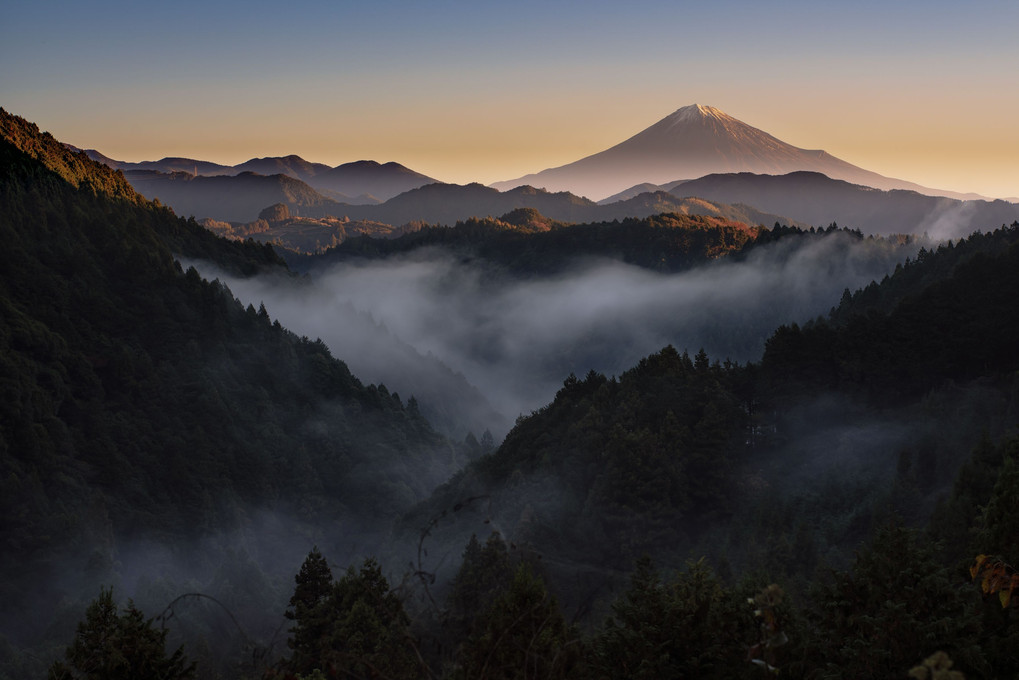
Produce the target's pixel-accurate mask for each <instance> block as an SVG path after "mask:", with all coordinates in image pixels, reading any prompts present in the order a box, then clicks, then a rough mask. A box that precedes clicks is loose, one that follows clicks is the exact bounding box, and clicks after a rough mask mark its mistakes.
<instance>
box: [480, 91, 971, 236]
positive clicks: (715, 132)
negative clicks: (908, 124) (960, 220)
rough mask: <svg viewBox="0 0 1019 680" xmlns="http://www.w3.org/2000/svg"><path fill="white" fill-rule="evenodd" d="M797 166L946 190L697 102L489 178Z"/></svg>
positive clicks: (544, 179) (581, 181)
mask: <svg viewBox="0 0 1019 680" xmlns="http://www.w3.org/2000/svg"><path fill="white" fill-rule="evenodd" d="M799 170H809V171H812V172H819V173H823V174H825V175H827V176H829V177H836V178H838V179H843V180H847V181H849V182H853V183H856V184H863V185H866V186H870V187H877V188H879V189H908V190H912V191H918V192H921V193H924V194H933V195H951V192H941V191H938V190H934V189H926V188H924V187H921V186H919V185H916V184H913V183H911V182H905V181H903V180H898V179H892V178H889V177H883V176H881V175H879V174H877V173H876V172H870V171H869V170H864V169H863V168H859V167H856V166H855V165H851V164H850V163H847V162H845V161H843V160H840V159H838V158H835V157H834V156H832V155H830V154H828V153H826V152H824V151H820V150H807V149H800V148H797V147H795V146H792V145H791V144H787V143H786V142H783V141H782V140H780V139H776V138H775V137H773V136H771V135H769V134H768V133H766V132H764V131H762V130H758V129H757V128H755V127H752V126H750V125H747V124H746V123H744V122H743V121H740V120H737V119H736V118H733V117H732V116H730V115H728V114H727V113H725V112H723V111H720V110H718V109H716V108H714V107H711V106H700V105H698V104H692V105H690V106H684V107H683V108H681V109H678V110H677V111H675V112H674V113H672V114H671V115H669V116H666V117H665V118H663V119H662V120H660V121H658V122H657V123H655V124H654V125H652V126H651V127H649V128H647V129H646V130H644V131H642V132H640V133H638V134H636V135H634V136H633V137H631V138H629V139H627V140H626V141H624V142H621V143H619V144H617V145H615V146H613V147H612V148H610V149H606V150H605V151H601V152H599V153H596V154H593V155H591V156H587V157H586V158H582V159H580V160H578V161H575V162H573V163H569V164H567V165H563V166H560V167H557V168H549V169H547V170H542V171H541V172H539V173H535V174H533V175H526V176H524V177H520V178H518V179H515V180H509V181H505V182H496V183H494V184H492V186H493V187H495V188H497V189H501V190H506V189H511V188H513V187H516V186H521V185H531V186H536V187H543V188H545V189H548V190H549V191H571V192H573V193H576V194H579V195H582V196H587V197H589V198H593V199H602V198H604V197H606V196H610V195H612V194H615V193H617V192H620V191H624V190H625V189H627V187H632V186H634V185H637V184H640V183H644V182H648V183H653V184H661V183H663V182H672V181H676V180H681V179H692V178H695V177H703V176H704V175H708V174H712V173H732V172H753V173H764V174H772V175H776V174H785V173H789V172H796V171H799ZM956 196H957V197H959V198H962V196H959V195H957V194H956ZM800 219H802V218H800Z"/></svg>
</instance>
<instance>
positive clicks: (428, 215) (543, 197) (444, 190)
mask: <svg viewBox="0 0 1019 680" xmlns="http://www.w3.org/2000/svg"><path fill="white" fill-rule="evenodd" d="M518 208H533V209H535V210H537V211H538V212H540V213H541V214H542V215H544V216H545V217H549V218H551V219H554V220H561V221H564V222H600V221H610V220H618V219H623V218H626V217H638V218H640V217H649V216H651V215H659V214H661V213H680V214H684V215H705V216H712V217H723V218H725V219H728V220H734V221H738V222H744V223H747V224H774V223H775V222H784V223H786V224H789V223H790V222H792V221H791V220H790V219H788V218H787V217H785V216H781V215H775V214H771V213H765V212H761V211H760V210H757V209H755V208H753V207H750V206H746V205H742V206H732V205H723V204H720V203H715V202H712V201H705V200H700V199H687V198H678V197H676V196H674V195H672V194H669V193H667V192H664V191H657V192H654V193H650V192H649V193H644V194H641V195H638V196H635V197H633V198H630V199H628V200H626V201H619V202H616V203H612V204H609V205H599V204H597V203H595V202H594V201H591V200H588V199H586V198H581V197H580V196H576V195H574V194H571V193H569V192H565V191H563V192H556V193H552V192H549V191H545V190H543V189H535V188H534V187H530V186H522V187H516V188H514V189H510V190H509V191H502V192H500V191H498V190H496V189H493V188H491V187H486V186H482V185H481V184H466V185H458V184H429V185H427V186H423V187H421V188H419V189H414V190H412V191H408V192H406V193H404V194H401V195H399V196H397V197H395V198H392V199H390V200H388V201H386V202H385V203H382V204H380V205H345V206H341V209H342V211H343V214H342V215H337V216H338V217H349V218H350V219H353V220H370V221H373V222H383V223H386V224H394V225H402V224H406V223H408V222H413V221H421V222H428V223H431V224H446V225H452V224H453V223H455V222H457V221H460V220H465V219H467V218H470V217H486V216H496V215H503V214H505V213H508V212H510V211H512V210H516V209H518ZM794 223H795V222H794Z"/></svg>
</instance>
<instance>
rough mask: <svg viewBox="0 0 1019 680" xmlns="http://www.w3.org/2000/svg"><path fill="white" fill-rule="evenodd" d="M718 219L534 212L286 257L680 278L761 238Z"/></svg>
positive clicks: (297, 263)
mask: <svg viewBox="0 0 1019 680" xmlns="http://www.w3.org/2000/svg"><path fill="white" fill-rule="evenodd" d="M762 233H764V234H766V235H765V236H763V237H761V241H762V242H765V241H767V240H768V239H769V238H770V237H771V234H770V232H768V230H767V229H763V228H761V227H748V226H747V225H746V224H744V223H742V222H730V221H728V220H724V219H720V218H717V217H702V216H691V215H681V214H663V215H657V216H655V217H646V218H643V219H624V220H622V221H621V222H620V221H614V222H600V223H593V224H574V225H567V224H564V223H562V222H557V221H555V220H552V219H549V218H547V217H544V216H543V215H542V214H541V213H539V212H538V211H537V210H534V209H531V208H518V209H516V210H513V211H511V212H509V213H507V214H505V215H503V216H502V217H500V218H498V219H491V218H488V219H483V220H479V219H474V218H472V219H468V220H465V221H462V222H457V223H456V224H455V225H454V226H453V227H422V228H421V229H419V230H417V231H414V232H411V233H408V234H404V235H403V236H400V237H397V238H394V239H375V238H371V237H367V236H364V237H358V238H354V239H350V240H347V241H345V242H343V243H341V244H339V245H337V246H336V247H334V248H330V249H329V250H327V251H325V252H324V253H322V254H321V255H318V256H310V257H304V256H298V255H294V254H287V255H286V257H287V258H288V259H289V261H290V262H291V264H292V265H293V266H294V267H295V268H297V269H307V268H312V267H313V268H321V267H324V266H327V265H329V264H330V263H333V262H337V261H342V260H346V259H351V258H385V257H389V256H392V255H397V254H407V253H411V252H413V251H415V250H418V249H422V248H430V247H436V246H440V247H443V248H447V249H449V250H451V251H453V252H455V253H456V254H457V255H459V256H461V257H473V258H481V259H483V260H486V261H488V262H490V263H492V264H496V265H499V266H500V267H501V268H504V269H506V270H508V271H510V272H514V273H516V274H521V275H528V274H548V273H552V272H557V271H563V270H565V269H567V268H569V267H570V266H573V265H574V264H575V263H576V261H577V260H579V259H583V258H594V257H600V258H612V259H620V260H622V261H624V262H627V263H629V264H635V265H638V266H640V267H644V268H647V269H653V270H658V271H679V270H682V269H687V268H690V267H692V266H695V265H698V264H703V263H705V262H708V261H710V260H712V259H715V258H719V257H723V256H725V255H730V254H733V253H735V252H738V251H740V250H741V249H743V248H744V247H747V246H748V245H749V244H751V243H752V242H753V241H755V240H756V239H757V238H758V237H759V236H761V234H762Z"/></svg>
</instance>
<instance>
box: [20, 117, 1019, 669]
mask: <svg viewBox="0 0 1019 680" xmlns="http://www.w3.org/2000/svg"><path fill="white" fill-rule="evenodd" d="M0 132H2V137H3V143H2V146H0V234H2V239H3V243H4V248H3V249H2V251H0V271H2V272H3V276H2V279H0V315H2V316H0V349H2V351H0V390H2V392H0V466H2V467H0V509H2V515H0V517H2V520H0V522H2V523H0V544H2V551H0V677H10V678H22V677H24V678H28V677H42V676H44V675H46V674H47V673H48V674H49V677H52V678H189V677H194V678H217V677H246V678H331V677H339V678H465V679H466V678H668V677H685V678H753V677H758V676H760V677H771V676H772V674H773V673H774V672H775V671H776V669H777V671H778V672H779V673H780V676H782V677H793V678H811V679H814V678H818V679H819V678H847V679H848V678H904V677H909V674H912V677H919V678H923V677H943V676H940V675H936V673H938V672H942V671H945V670H946V667H947V664H948V663H949V660H950V662H951V663H953V664H954V665H953V666H952V667H951V668H952V670H955V671H960V672H962V673H964V674H965V677H967V678H1016V677H1019V653H1017V651H1016V650H1017V649H1019V597H1015V595H1016V594H1017V593H1016V591H1017V590H1019V577H1017V576H1016V571H1015V566H1016V565H1017V564H1019V437H1017V436H1016V426H1017V425H1019V373H1017V371H1019V352H1017V351H1015V346H1016V345H1015V338H1016V337H1019V305H1016V304H1015V300H1016V299H1019V298H1017V295H1019V274H1017V273H1019V224H1017V225H1013V226H1011V227H1002V228H1001V229H998V230H996V231H993V232H990V233H987V234H980V235H974V236H972V237H970V238H968V239H965V240H963V241H959V242H956V243H952V244H943V245H940V246H938V247H936V248H933V249H931V250H927V249H924V250H921V251H920V254H919V256H917V257H916V258H915V259H912V260H910V261H907V262H904V263H903V264H902V266H901V267H899V268H898V269H897V270H896V271H895V273H894V274H892V275H890V276H889V277H888V278H887V279H886V280H884V281H882V282H880V283H876V284H874V285H873V286H871V287H868V288H864V289H863V290H861V291H857V292H855V293H854V292H851V291H848V290H847V291H846V293H845V294H844V295H843V297H842V300H841V302H840V303H839V304H838V305H837V306H836V307H835V308H833V309H832V311H831V313H830V314H829V315H828V316H827V317H826V318H821V319H816V320H814V321H812V322H809V323H806V324H802V325H787V326H783V327H781V328H779V329H777V330H776V331H775V332H774V333H773V334H772V335H771V336H770V339H769V340H768V342H767V345H766V350H765V353H764V356H763V358H762V360H761V361H760V362H755V363H745V364H741V363H735V362H730V361H725V362H720V361H718V360H716V359H714V358H712V357H710V356H708V355H707V354H706V353H705V352H703V351H701V352H697V353H695V354H693V355H692V356H691V354H690V353H689V352H687V351H682V350H679V349H677V348H673V347H665V348H663V349H662V350H661V351H659V352H656V353H654V354H652V355H650V356H647V357H645V358H644V359H643V360H641V361H640V362H639V363H638V364H637V365H635V366H634V367H632V368H631V369H630V370H627V371H625V372H623V373H621V374H620V375H619V376H611V377H610V376H605V375H601V374H598V373H596V372H591V373H589V374H587V375H585V376H584V377H583V378H578V377H576V376H572V375H571V376H570V377H568V378H567V379H566V380H565V381H564V383H563V386H562V389H561V390H560V391H559V393H558V394H557V395H556V397H555V399H554V400H553V401H552V402H551V403H549V404H548V405H547V406H545V407H542V408H541V409H539V410H537V411H535V412H534V413H532V414H530V415H529V416H526V417H521V418H520V419H518V421H517V424H516V426H515V427H514V428H513V429H512V430H511V432H510V433H509V435H508V436H507V437H506V439H505V441H504V442H503V443H502V444H501V445H500V446H498V447H495V445H494V442H492V441H491V440H490V438H484V437H483V438H482V439H481V441H479V440H478V439H477V438H475V437H474V436H473V435H469V436H468V437H467V438H466V439H465V441H463V442H452V441H450V440H448V439H446V438H444V437H443V436H441V435H439V434H437V433H436V432H435V431H434V430H433V429H432V428H431V426H430V425H429V423H428V422H427V421H426V420H425V419H424V418H423V417H422V416H421V414H420V411H419V410H418V404H417V403H416V401H415V400H414V399H413V398H410V395H406V396H407V397H408V398H407V399H406V400H404V399H403V398H401V397H400V396H399V395H396V394H392V393H390V392H389V390H387V389H386V388H385V387H384V386H381V385H377V386H376V385H364V384H362V383H361V382H360V381H359V380H357V378H355V377H354V376H353V375H351V373H350V371H349V370H347V368H346V366H345V365H344V364H343V363H342V362H341V361H339V360H337V359H335V358H333V357H332V356H331V355H330V352H329V350H328V349H327V348H326V347H325V345H324V343H322V342H321V341H313V340H309V339H307V338H301V337H297V336H295V335H294V334H292V333H290V332H289V331H287V330H286V329H284V328H282V327H280V325H279V324H278V323H273V322H272V321H271V320H270V318H269V315H268V313H267V312H266V311H265V310H264V308H263V309H256V308H255V307H254V306H251V307H248V308H244V307H243V306H241V305H240V304H239V303H238V302H237V301H236V300H235V299H234V298H233V296H232V295H231V294H230V292H229V291H228V290H227V289H225V287H224V286H222V285H221V284H219V283H215V282H212V283H210V282H208V281H205V280H203V279H202V278H201V277H200V276H199V275H198V274H197V272H195V271H194V270H193V269H192V270H188V271H185V270H183V268H181V267H179V266H178V265H176V264H175V260H174V255H175V254H176V255H184V256H188V257H201V258H204V259H208V260H211V261H214V262H217V263H218V264H219V265H220V266H222V267H225V268H227V269H231V270H233V271H237V272H242V273H254V272H257V271H260V270H264V269H267V268H281V267H282V264H281V262H280V261H279V260H278V258H277V256H276V255H275V253H274V252H273V251H272V250H270V249H268V248H267V247H264V246H261V245H257V244H254V243H251V242H247V243H240V242H226V241H222V240H219V239H216V238H214V237H212V236H211V235H210V234H209V233H208V232H206V231H204V230H203V229H201V228H200V227H199V226H198V225H197V224H196V223H194V222H193V221H188V220H182V219H179V218H177V217H176V216H174V215H173V214H172V213H171V212H169V211H168V210H166V209H164V208H162V207H160V206H158V205H155V204H151V203H148V202H146V201H144V200H142V199H140V198H139V197H138V196H137V195H136V194H134V192H133V191H131V190H130V187H129V186H128V185H127V184H126V183H125V181H124V179H123V176H122V175H120V174H118V173H115V172H113V171H110V170H109V169H107V168H104V167H102V166H98V165H96V164H93V163H91V162H89V161H88V160H87V159H86V158H85V157H84V156H83V155H78V154H72V153H71V152H69V151H67V150H66V149H64V148H63V147H62V146H61V145H60V144H58V143H57V142H56V141H55V140H53V139H52V138H51V137H49V136H47V135H43V134H40V133H39V131H38V130H37V129H36V128H35V127H34V126H32V125H31V124H29V123H27V122H25V121H23V120H22V119H19V118H17V117H15V116H11V115H9V114H7V113H6V112H2V111H0ZM514 219H517V220H518V221H519V220H522V221H523V222H524V223H526V224H529V225H531V227H533V228H531V227H529V228H527V229H524V230H520V229H517V230H513V229H510V228H508V227H506V226H504V225H507V224H508V225H510V226H513V225H512V222H513V220H514ZM536 220H538V217H536V216H535V215H533V214H530V213H526V214H523V213H522V214H518V215H517V216H511V219H510V221H509V222H507V221H505V220H499V221H489V222H477V223H470V224H468V225H467V226H464V227H461V230H462V232H463V233H461V234H460V235H459V236H456V238H461V237H463V238H467V237H469V236H470V234H471V233H475V234H482V235H485V234H487V235H486V236H485V239H489V237H490V235H491V234H492V233H510V232H513V233H514V234H515V235H512V236H506V237H499V238H505V239H506V240H505V243H504V247H499V248H494V247H493V248H492V249H491V250H490V251H486V252H487V253H488V254H486V255H485V257H489V258H492V259H493V261H494V260H497V259H498V258H499V257H505V258H507V259H505V260H503V262H502V266H505V267H507V268H509V269H511V270H512V271H514V273H516V274H518V275H526V273H527V272H526V271H525V270H526V269H527V266H526V263H527V262H533V263H535V264H534V266H535V267H536V268H538V269H542V268H547V267H550V266H551V267H554V266H556V265H555V258H556V257H558V254H557V253H559V252H560V251H565V250H568V249H569V248H570V247H572V246H564V245H555V246H552V247H546V246H545V245H542V244H545V243H555V241H552V240H547V241H539V240H529V239H528V234H530V235H531V236H532V237H541V238H545V239H549V238H551V237H549V236H548V235H549V234H553V235H555V238H557V239H559V238H561V239H567V242H573V243H579V242H581V241H585V242H586V241H588V240H590V239H589V238H582V237H581V235H583V234H584V233H585V232H584V231H583V230H580V231H577V232H576V233H575V234H572V233H570V232H571V230H573V229H574V228H575V227H557V228H556V229H553V228H552V226H555V225H548V224H545V225H544V227H539V226H535V224H534V222H535V221H536ZM680 222H682V220H680V219H679V218H674V217H662V218H657V221H656V220H645V221H642V222H641V223H637V222H634V223H630V224H629V227H632V228H630V229H629V232H630V234H631V236H632V235H634V234H636V235H641V234H645V232H646V234H647V236H648V238H663V239H666V240H668V241H670V242H675V243H674V244H673V245H672V246H668V245H666V246H660V245H653V246H647V247H646V251H647V252H648V253H650V252H651V250H653V249H656V248H660V247H662V248H664V252H666V253H672V254H675V256H676V257H677V258H678V257H680V256H681V255H683V253H684V252H685V253H686V254H685V255H683V256H685V257H688V258H689V259H690V262H691V263H692V262H694V261H695V260H697V259H698V258H701V259H704V258H710V257H715V256H720V255H726V256H729V257H739V256H740V253H741V252H742V251H744V250H745V245H746V244H747V243H748V242H749V241H751V240H753V239H776V238H801V237H802V238H809V237H810V234H809V233H805V232H802V231H801V230H795V229H791V230H790V229H781V228H776V229H773V230H767V229H761V228H754V229H735V228H733V227H731V226H729V225H721V224H719V223H718V222H711V223H709V222H703V221H700V222H698V221H697V220H693V221H692V222H690V223H689V224H680ZM620 224H626V223H620ZM698 224H699V225H700V226H698ZM472 225H473V226H472ZM472 229H473V232H472V231H471V230H472ZM590 229H591V230H592V231H590V232H589V234H588V236H589V237H591V238H595V239H596V240H597V239H602V240H603V241H605V242H606V243H610V242H611V243H616V244H617V245H618V243H619V242H620V241H619V239H622V240H625V238H626V237H625V235H624V234H622V233H620V231H619V230H620V227H619V226H618V225H616V226H613V225H610V224H606V225H592V226H591V227H590ZM655 229H659V230H660V231H659V232H656V231H654V230H655ZM613 230H616V231H613ZM532 232H533V233H532ZM560 232H561V234H562V235H558V234H559V233H560ZM450 233H454V232H449V231H447V232H434V233H432V232H429V231H428V230H421V231H419V232H416V233H415V234H412V235H409V236H408V237H405V238H408V239H411V240H412V239H428V238H445V237H446V236H447V235H448V234H450ZM454 235H455V233H454ZM727 235H728V236H727ZM729 236H731V237H733V238H734V239H736V240H733V242H732V243H729V244H728V246H729V247H728V249H726V250H725V252H715V251H713V250H712V247H713V246H712V245H711V244H712V243H715V242H716V241H717V240H718V239H719V238H721V239H723V240H724V238H728V237H729ZM570 239H579V240H578V241H570ZM640 239H644V236H641V237H640ZM684 239H685V241H686V242H687V243H688V244H694V245H691V246H690V248H688V249H687V250H686V251H684V247H685V246H683V245H682V242H683V241H684ZM483 241H484V243H487V244H490V243H493V242H492V241H490V240H484V239H483ZM408 242H409V241H408ZM638 242H639V241H634V243H638ZM349 243H351V244H353V245H351V246H349V247H358V248H360V249H361V250H362V253H361V254H360V255H359V256H364V251H365V249H367V248H369V247H374V245H373V244H371V243H369V242H367V241H365V242H363V243H361V244H359V245H358V244H356V243H355V242H354V241H351V242H349ZM389 243H392V244H394V245H387V246H385V247H386V248H391V247H396V248H399V247H403V246H401V245H399V240H397V241H393V242H389ZM564 243H565V242H564ZM677 244H679V245H677ZM696 244H700V245H696ZM379 247H380V248H381V247H382V246H379ZM485 247H488V246H485ZM600 247H602V246H599V248H600ZM614 247H615V246H613V248H614ZM613 248H608V247H607V246H606V250H605V251H604V253H599V254H602V255H610V254H611V253H612V252H613ZM474 252H480V251H474ZM643 252H645V251H644V250H641V249H639V248H638V249H636V250H634V251H633V253H637V255H634V256H633V257H644V255H640V253H643ZM499 253H502V254H503V255H500V254H499ZM542 253H545V255H542ZM691 253H694V254H691ZM546 255H547V256H548V257H547V258H546ZM371 256H382V255H381V254H379V253H376V254H374V255H371ZM627 257H629V256H627ZM676 262H677V263H678V262H680V260H678V259H677V260H676ZM640 264H642V266H649V267H653V266H654V263H653V262H648V263H643V262H640ZM669 266H672V265H669ZM675 266H686V264H683V265H679V264H676V265H675ZM834 302H836V301H833V303H834ZM312 546H316V547H312ZM320 548H321V549H320ZM309 550H310V552H309ZM302 560H303V562H302ZM111 584H112V589H111V588H110V586H111ZM911 669H913V670H912V671H911Z"/></svg>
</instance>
